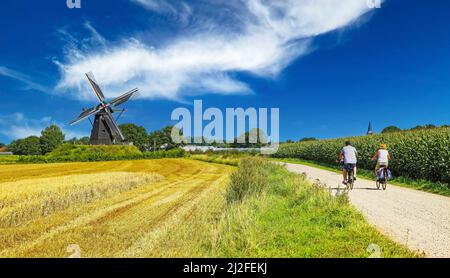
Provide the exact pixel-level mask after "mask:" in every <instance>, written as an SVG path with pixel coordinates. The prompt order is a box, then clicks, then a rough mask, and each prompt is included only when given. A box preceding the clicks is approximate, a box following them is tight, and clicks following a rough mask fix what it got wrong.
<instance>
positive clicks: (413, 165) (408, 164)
mask: <svg viewBox="0 0 450 278" xmlns="http://www.w3.org/2000/svg"><path fill="white" fill-rule="evenodd" d="M347 140H350V141H351V142H352V144H353V146H355V147H356V149H357V150H358V167H359V168H363V169H368V170H370V169H373V168H374V167H375V162H373V161H372V160H371V158H372V157H373V155H374V153H375V152H376V150H377V149H378V147H379V145H380V144H381V143H384V144H387V146H388V149H389V152H390V154H391V158H392V160H391V162H390V164H389V168H390V169H391V171H392V172H393V174H394V175H395V176H403V177H408V178H413V179H426V180H430V181H435V182H444V183H450V128H437V129H428V130H417V131H403V132H396V133H388V134H378V135H373V136H361V137H351V138H339V139H332V140H321V141H310V142H302V143H289V144H282V145H281V146H280V148H279V151H278V153H277V154H275V155H274V156H275V157H278V158H299V159H305V160H312V161H316V162H321V163H327V164H336V161H337V158H338V155H339V152H340V150H341V148H342V147H343V145H344V142H345V141H347Z"/></svg>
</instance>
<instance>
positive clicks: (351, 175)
mask: <svg viewBox="0 0 450 278" xmlns="http://www.w3.org/2000/svg"><path fill="white" fill-rule="evenodd" d="M346 171H347V190H353V186H354V185H355V166H348V167H347V168H346Z"/></svg>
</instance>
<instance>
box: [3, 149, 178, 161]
mask: <svg viewBox="0 0 450 278" xmlns="http://www.w3.org/2000/svg"><path fill="white" fill-rule="evenodd" d="M184 155H185V152H184V151H183V150H182V149H172V150H168V151H164V150H161V151H156V152H141V151H140V150H139V149H138V148H137V147H135V146H122V145H113V146H86V145H70V144H66V145H62V146H60V147H58V148H56V149H55V150H53V151H52V152H50V153H48V154H46V155H24V156H19V157H17V156H16V157H14V159H13V160H11V161H10V164H13V163H17V164H35V163H59V162H96V161H115V160H139V159H159V158H179V157H184ZM0 163H2V160H0Z"/></svg>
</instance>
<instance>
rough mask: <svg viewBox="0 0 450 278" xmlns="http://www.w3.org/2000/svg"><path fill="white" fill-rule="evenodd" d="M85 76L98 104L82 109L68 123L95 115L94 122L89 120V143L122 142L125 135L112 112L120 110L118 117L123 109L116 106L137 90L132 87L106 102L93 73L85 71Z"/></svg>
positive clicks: (107, 143)
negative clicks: (90, 128)
mask: <svg viewBox="0 0 450 278" xmlns="http://www.w3.org/2000/svg"><path fill="white" fill-rule="evenodd" d="M86 78H87V80H88V82H89V85H90V86H91V88H92V90H93V91H94V93H95V96H96V97H97V99H98V101H99V102H100V104H99V105H97V106H94V107H92V108H90V109H87V110H86V109H83V112H82V113H81V114H80V115H79V116H78V117H77V118H76V119H75V120H73V121H72V122H71V123H70V125H75V124H77V123H79V122H81V121H83V120H85V119H89V117H91V116H95V120H94V123H92V121H91V124H92V131H91V139H90V141H89V144H91V145H112V144H117V143H122V142H124V141H125V137H124V136H123V134H122V132H121V131H120V128H119V126H118V125H117V122H116V121H117V119H118V118H117V119H114V117H113V115H112V114H113V113H114V112H120V114H119V117H120V116H121V115H122V113H123V112H125V109H118V108H117V107H118V106H120V105H121V104H124V103H125V102H127V101H128V100H130V99H131V98H132V97H133V96H135V95H137V94H138V92H139V90H138V89H133V90H131V91H129V92H127V93H125V94H123V95H121V96H120V97H118V98H116V99H114V100H112V101H110V102H107V101H106V98H105V95H104V94H103V92H102V90H101V89H100V86H99V85H98V84H97V81H95V78H94V75H93V74H92V73H86ZM89 121H90V119H89Z"/></svg>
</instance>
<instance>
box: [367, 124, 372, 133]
mask: <svg viewBox="0 0 450 278" xmlns="http://www.w3.org/2000/svg"><path fill="white" fill-rule="evenodd" d="M367 135H373V128H372V122H369V128H368V129H367Z"/></svg>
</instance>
